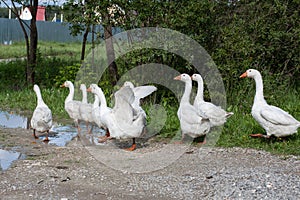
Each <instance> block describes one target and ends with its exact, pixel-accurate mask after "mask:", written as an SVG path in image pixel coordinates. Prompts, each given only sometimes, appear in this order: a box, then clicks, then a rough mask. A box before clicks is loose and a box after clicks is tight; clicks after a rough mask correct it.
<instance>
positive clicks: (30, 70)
mask: <svg viewBox="0 0 300 200" xmlns="http://www.w3.org/2000/svg"><path fill="white" fill-rule="evenodd" d="M37 6H38V0H33V4H32V5H31V7H30V12H31V15H32V19H31V20H30V44H29V58H28V64H27V65H28V66H27V70H26V74H27V83H29V84H34V75H35V73H34V70H35V67H36V65H37V63H36V53H37V44H38V32H37V27H36V13H37Z"/></svg>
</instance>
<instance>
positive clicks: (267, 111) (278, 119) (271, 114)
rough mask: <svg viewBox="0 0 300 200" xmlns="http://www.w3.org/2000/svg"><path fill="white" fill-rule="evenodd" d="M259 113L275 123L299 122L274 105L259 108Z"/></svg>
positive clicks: (288, 123)
mask: <svg viewBox="0 0 300 200" xmlns="http://www.w3.org/2000/svg"><path fill="white" fill-rule="evenodd" d="M260 114H261V116H262V117H263V118H264V119H265V120H267V121H269V122H271V123H273V124H277V125H291V124H297V123H299V122H298V121H297V120H296V119H295V118H294V117H293V116H291V115H290V114H289V113H288V112H286V111H284V110H282V109H280V108H278V107H276V106H269V105H268V106H265V107H263V109H261V112H260Z"/></svg>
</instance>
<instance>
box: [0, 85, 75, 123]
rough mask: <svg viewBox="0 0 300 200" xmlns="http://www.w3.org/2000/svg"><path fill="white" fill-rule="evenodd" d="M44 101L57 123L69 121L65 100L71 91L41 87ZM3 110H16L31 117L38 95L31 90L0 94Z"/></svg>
mask: <svg viewBox="0 0 300 200" xmlns="http://www.w3.org/2000/svg"><path fill="white" fill-rule="evenodd" d="M40 89H41V92H42V96H43V100H44V102H45V103H46V104H47V105H48V107H49V108H50V109H51V111H52V115H53V118H54V120H55V121H60V120H62V119H68V118H69V117H68V115H67V113H66V111H65V110H64V100H65V98H66V96H67V95H68V92H69V90H68V89H66V88H51V89H48V88H43V87H40ZM0 101H1V102H2V103H1V109H2V110H15V111H17V112H19V113H23V114H25V115H29V116H30V115H31V114H32V112H33V110H34V109H35V107H36V94H35V92H34V91H33V89H31V88H24V89H23V90H18V91H14V90H11V91H8V90H7V91H2V92H1V93H0Z"/></svg>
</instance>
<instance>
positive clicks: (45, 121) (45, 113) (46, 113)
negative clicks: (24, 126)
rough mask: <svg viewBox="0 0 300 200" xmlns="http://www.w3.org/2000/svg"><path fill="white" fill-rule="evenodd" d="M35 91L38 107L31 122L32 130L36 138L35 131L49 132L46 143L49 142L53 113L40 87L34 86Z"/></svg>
mask: <svg viewBox="0 0 300 200" xmlns="http://www.w3.org/2000/svg"><path fill="white" fill-rule="evenodd" d="M33 90H34V91H35V93H36V96H37V106H36V108H35V110H34V112H33V115H32V117H31V121H30V124H31V128H32V129H33V135H34V137H36V133H35V131H39V132H47V136H46V139H45V141H48V140H49V139H48V135H49V130H50V129H51V127H52V112H51V110H50V109H49V107H48V106H47V105H46V104H45V102H44V100H43V98H42V94H41V91H40V88H39V86H38V85H34V86H33Z"/></svg>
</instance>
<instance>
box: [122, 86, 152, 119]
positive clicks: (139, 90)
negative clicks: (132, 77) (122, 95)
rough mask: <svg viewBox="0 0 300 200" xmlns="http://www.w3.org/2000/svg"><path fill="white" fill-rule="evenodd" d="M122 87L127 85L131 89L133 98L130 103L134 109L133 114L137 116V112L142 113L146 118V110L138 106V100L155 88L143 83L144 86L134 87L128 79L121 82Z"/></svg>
mask: <svg viewBox="0 0 300 200" xmlns="http://www.w3.org/2000/svg"><path fill="white" fill-rule="evenodd" d="M123 86H124V87H126V86H128V87H130V88H131V89H132V91H133V93H134V96H135V99H134V101H133V103H132V104H131V105H132V107H133V109H134V115H135V116H138V113H142V114H143V115H144V117H145V119H146V112H145V111H144V109H143V108H142V107H141V106H140V101H141V99H142V98H145V97H147V96H149V95H150V94H152V93H153V92H155V91H156V90H157V88H156V87H155V86H152V85H145V86H138V87H134V85H133V83H132V82H130V81H126V82H124V84H123Z"/></svg>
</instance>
